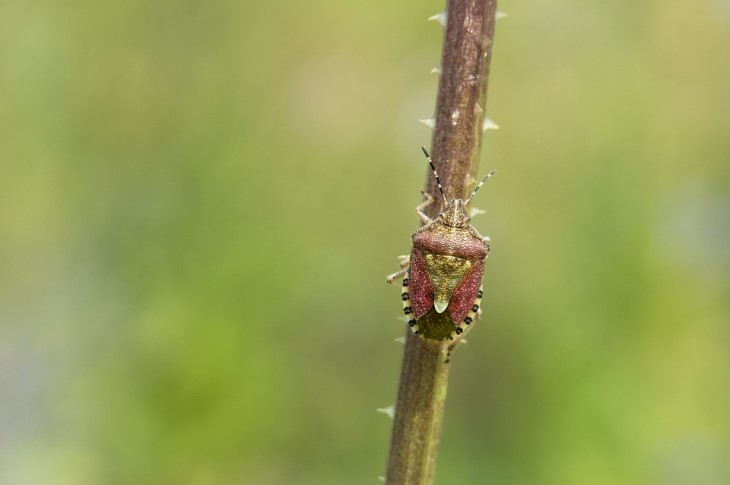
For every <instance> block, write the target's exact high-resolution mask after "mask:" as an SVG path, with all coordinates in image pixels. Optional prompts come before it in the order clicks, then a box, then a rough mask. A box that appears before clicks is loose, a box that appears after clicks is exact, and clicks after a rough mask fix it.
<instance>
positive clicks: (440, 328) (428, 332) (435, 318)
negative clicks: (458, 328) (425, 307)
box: [418, 308, 454, 340]
mask: <svg viewBox="0 0 730 485" xmlns="http://www.w3.org/2000/svg"><path fill="white" fill-rule="evenodd" d="M418 329H419V331H418V335H419V337H421V338H425V339H433V340H450V339H451V334H453V333H454V321H453V320H452V319H451V317H449V314H448V313H446V312H444V313H437V312H436V309H435V308H431V309H430V310H429V311H428V312H427V313H426V314H425V315H423V316H422V317H421V318H419V319H418Z"/></svg>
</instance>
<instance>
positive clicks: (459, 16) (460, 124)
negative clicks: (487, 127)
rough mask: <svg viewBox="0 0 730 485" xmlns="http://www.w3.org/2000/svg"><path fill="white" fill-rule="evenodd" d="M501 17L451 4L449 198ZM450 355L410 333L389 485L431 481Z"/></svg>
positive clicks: (477, 114) (437, 136)
mask: <svg viewBox="0 0 730 485" xmlns="http://www.w3.org/2000/svg"><path fill="white" fill-rule="evenodd" d="M496 12H497V1H496V0H449V1H448V6H447V11H446V13H447V22H446V30H445V35H444V47H443V54H442V60H441V78H440V81H439V89H438V98H437V102H436V127H435V131H434V134H433V142H432V147H431V156H432V158H433V161H434V163H435V165H436V169H437V170H438V173H439V175H440V176H441V183H442V185H443V188H444V191H445V193H446V196H447V197H449V198H452V197H459V198H464V197H465V195H466V194H467V189H468V188H469V186H470V185H471V184H472V182H473V181H474V179H475V176H476V171H477V162H478V158H479V149H480V143H481V135H482V131H483V129H482V123H483V119H484V110H485V103H486V97H487V80H488V77H489V62H490V60H491V58H492V41H493V39H494V23H495V16H496ZM427 180H428V182H427V183H426V191H427V192H428V193H429V194H430V195H432V196H433V197H434V199H435V200H439V199H440V195H439V193H438V188H437V187H436V182H435V180H434V178H433V177H428V179H427ZM437 210H438V207H437V205H436V204H432V205H431V206H429V207H427V208H426V213H427V214H428V215H429V216H430V217H435V216H436V214H437ZM451 350H452V349H451V346H450V345H449V344H447V343H443V344H442V343H437V342H435V341H424V340H421V339H419V338H417V337H416V336H414V335H413V334H412V333H411V331H410V330H409V329H407V330H406V343H405V350H404V354H403V367H402V368H401V376H400V384H399V387H398V402H397V404H396V410H395V416H394V420H393V432H392V436H391V442H390V454H389V458H388V468H387V472H386V482H387V483H388V484H389V485H401V484H405V485H416V484H418V485H424V484H425V485H428V484H431V483H433V477H434V472H435V470H436V455H437V452H438V445H439V439H440V436H441V423H442V418H443V410H444V402H445V400H446V389H447V384H448V376H449V355H450V352H451Z"/></svg>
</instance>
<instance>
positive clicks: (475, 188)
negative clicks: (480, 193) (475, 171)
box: [464, 170, 496, 204]
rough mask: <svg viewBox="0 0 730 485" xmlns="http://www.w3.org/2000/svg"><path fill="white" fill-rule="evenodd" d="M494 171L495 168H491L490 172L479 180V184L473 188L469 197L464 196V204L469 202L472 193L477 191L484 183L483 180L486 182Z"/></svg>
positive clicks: (472, 195)
mask: <svg viewBox="0 0 730 485" xmlns="http://www.w3.org/2000/svg"><path fill="white" fill-rule="evenodd" d="M495 172H496V170H492V171H491V172H489V173H488V174H487V176H486V177H484V178H483V179H482V181H481V182H479V185H477V186H476V187H474V190H472V191H471V194H470V195H469V197H467V198H466V200H465V201H464V204H468V203H469V201H470V200H471V198H472V197H474V194H476V193H477V190H479V188H480V187H481V186H482V185H484V182H486V181H487V180H489V177H491V176H492V175H494V174H495Z"/></svg>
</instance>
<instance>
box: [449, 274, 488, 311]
mask: <svg viewBox="0 0 730 485" xmlns="http://www.w3.org/2000/svg"><path fill="white" fill-rule="evenodd" d="M483 274H484V261H483V260H482V261H477V262H475V264H474V267H473V268H472V269H471V270H470V271H469V272H468V273H467V275H466V276H465V277H464V279H463V280H462V281H461V283H459V286H457V287H456V288H455V289H454V293H453V295H451V300H450V301H449V307H448V312H449V316H450V317H451V319H452V320H453V321H454V324H459V323H460V322H461V321H463V320H464V318H466V316H467V315H468V314H469V311H470V310H471V309H472V308H471V307H472V305H473V304H474V300H475V299H476V297H477V293H478V292H479V287H480V286H481V284H482V275H483Z"/></svg>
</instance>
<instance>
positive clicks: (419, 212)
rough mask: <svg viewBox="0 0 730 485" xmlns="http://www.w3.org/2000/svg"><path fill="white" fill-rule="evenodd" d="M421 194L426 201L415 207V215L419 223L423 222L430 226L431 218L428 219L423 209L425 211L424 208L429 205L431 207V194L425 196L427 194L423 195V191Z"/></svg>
mask: <svg viewBox="0 0 730 485" xmlns="http://www.w3.org/2000/svg"><path fill="white" fill-rule="evenodd" d="M421 193H422V194H423V195H424V197H426V200H424V201H423V202H421V203H420V204H419V205H418V206H417V207H416V215H417V216H418V218H419V219H421V222H423V223H424V224H430V223H431V222H432V221H431V218H430V217H428V216H427V215H426V214H425V213H424V212H423V209H425V208H426V207H428V206H429V205H431V202H433V196H432V195H431V194H427V193H425V192H423V191H421Z"/></svg>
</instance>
